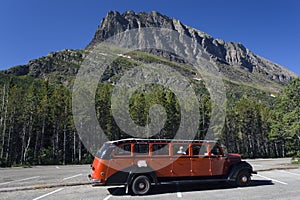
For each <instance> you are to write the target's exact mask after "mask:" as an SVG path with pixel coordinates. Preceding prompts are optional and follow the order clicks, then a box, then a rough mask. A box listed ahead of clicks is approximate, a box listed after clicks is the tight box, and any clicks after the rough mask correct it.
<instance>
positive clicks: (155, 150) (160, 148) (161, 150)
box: [152, 144, 169, 155]
mask: <svg viewBox="0 0 300 200" xmlns="http://www.w3.org/2000/svg"><path fill="white" fill-rule="evenodd" d="M152 155H169V144H152Z"/></svg>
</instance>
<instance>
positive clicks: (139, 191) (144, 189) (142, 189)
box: [131, 175, 151, 195]
mask: <svg viewBox="0 0 300 200" xmlns="http://www.w3.org/2000/svg"><path fill="white" fill-rule="evenodd" d="M150 187H151V183H150V180H149V178H148V177H147V176H144V175H141V176H137V177H136V178H135V179H134V181H133V183H132V187H131V189H132V192H133V193H134V194H136V195H144V194H147V193H148V192H149V191H150Z"/></svg>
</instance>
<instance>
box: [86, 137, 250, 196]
mask: <svg viewBox="0 0 300 200" xmlns="http://www.w3.org/2000/svg"><path fill="white" fill-rule="evenodd" d="M91 167H92V172H91V174H89V175H88V178H89V180H90V182H91V183H93V184H94V185H125V187H126V193H128V192H129V191H130V192H132V193H133V194H137V195H143V194H146V193H148V192H149V191H150V188H151V186H152V185H160V184H172V183H177V184H178V183H184V182H191V181H192V182H205V181H227V182H229V183H233V184H234V185H235V186H247V185H249V184H250V181H251V175H252V174H254V173H256V172H254V171H253V168H252V166H251V165H250V164H249V163H247V162H245V161H242V160H241V156H240V155H239V154H228V153H227V152H226V148H225V147H224V146H223V145H221V144H219V143H218V142H216V141H208V140H197V141H195V140H161V139H123V140H117V141H109V142H106V143H104V144H103V146H102V147H101V149H100V150H99V151H98V153H97V155H96V157H95V159H94V161H93V164H92V165H91Z"/></svg>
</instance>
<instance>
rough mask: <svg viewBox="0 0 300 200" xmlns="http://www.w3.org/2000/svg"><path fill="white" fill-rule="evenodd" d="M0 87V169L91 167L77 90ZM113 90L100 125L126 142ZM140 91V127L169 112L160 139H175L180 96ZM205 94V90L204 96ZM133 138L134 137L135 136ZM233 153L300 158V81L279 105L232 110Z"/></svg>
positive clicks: (248, 104)
mask: <svg viewBox="0 0 300 200" xmlns="http://www.w3.org/2000/svg"><path fill="white" fill-rule="evenodd" d="M1 80H2V82H1V84H0V86H1V88H0V165H1V166H3V167H5V166H13V165H26V164H29V165H34V164H73V163H90V162H91V161H92V155H91V154H90V153H89V152H88V151H87V150H86V149H85V147H84V146H83V144H82V142H81V141H80V139H79V136H78V134H77V132H76V129H75V126H74V124H73V118H72V107H71V106H72V101H71V97H72V94H71V90H70V89H67V88H66V87H64V86H63V85H55V86H54V85H51V84H49V83H48V82H46V81H42V80H39V79H30V78H26V79H25V78H24V79H23V78H14V77H5V78H2V79H1ZM112 89H113V86H112V85H109V84H99V87H98V91H97V94H96V105H95V107H96V110H97V115H98V118H99V124H100V125H101V127H102V129H103V130H104V132H105V133H106V135H107V136H108V138H110V139H111V140H115V139H121V138H126V137H128V135H126V133H124V132H122V131H121V130H120V129H119V128H118V126H117V125H116V123H115V121H114V119H113V117H112V113H111V110H110V95H111V91H112ZM150 91H152V92H143V91H137V92H136V93H135V94H134V95H133V96H132V98H131V100H130V114H131V117H132V119H133V120H134V121H135V122H136V123H137V124H139V125H143V126H145V125H146V124H147V114H148V110H149V107H150V106H151V105H152V104H158V103H159V104H161V105H162V106H164V107H165V109H166V112H167V116H168V118H167V121H166V124H165V127H164V128H163V129H162V130H161V132H160V133H159V134H158V135H156V136H155V137H159V138H172V136H173V135H172V133H174V132H176V130H177V129H178V125H179V123H180V108H179V105H178V102H177V100H176V97H175V95H174V94H173V93H172V92H171V91H169V90H167V89H164V88H158V89H152V90H151V89H150ZM201 92H203V91H199V94H200V93H201ZM200 96H201V98H200V102H199V111H200V114H201V117H200V123H199V124H200V125H199V129H198V133H197V135H196V138H195V139H202V138H204V136H205V134H206V131H207V129H208V127H209V119H210V111H211V106H210V98H209V94H208V93H207V92H204V93H203V94H202V95H200ZM131 137H132V136H131ZM220 140H221V142H222V143H223V144H225V145H226V146H227V147H228V149H229V151H230V152H238V153H240V154H242V156H243V157H244V158H258V157H260V158H266V157H285V156H298V157H300V148H299V146H300V79H299V78H298V79H294V80H292V81H291V83H290V84H289V85H288V86H287V87H285V88H284V90H283V91H282V93H281V94H280V95H279V96H278V97H276V99H275V103H274V104H268V105H266V104H265V103H261V102H259V101H258V100H257V99H255V98H253V97H250V96H249V95H248V96H247V95H244V96H243V97H242V98H241V99H238V100H236V102H235V103H234V104H233V105H230V106H228V109H227V117H226V122H225V125H224V128H223V131H222V134H221V138H220Z"/></svg>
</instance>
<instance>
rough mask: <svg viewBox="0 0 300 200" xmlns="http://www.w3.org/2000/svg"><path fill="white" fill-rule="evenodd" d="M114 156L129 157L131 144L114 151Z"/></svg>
mask: <svg viewBox="0 0 300 200" xmlns="http://www.w3.org/2000/svg"><path fill="white" fill-rule="evenodd" d="M115 155H116V156H130V155H131V144H125V145H122V146H119V147H117V148H116V149H115Z"/></svg>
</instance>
